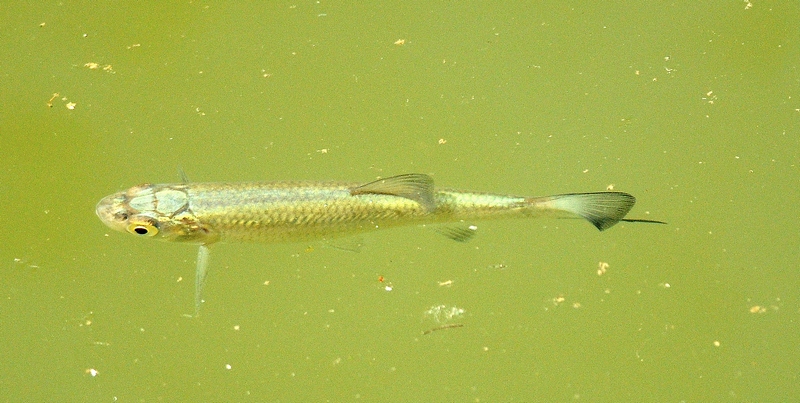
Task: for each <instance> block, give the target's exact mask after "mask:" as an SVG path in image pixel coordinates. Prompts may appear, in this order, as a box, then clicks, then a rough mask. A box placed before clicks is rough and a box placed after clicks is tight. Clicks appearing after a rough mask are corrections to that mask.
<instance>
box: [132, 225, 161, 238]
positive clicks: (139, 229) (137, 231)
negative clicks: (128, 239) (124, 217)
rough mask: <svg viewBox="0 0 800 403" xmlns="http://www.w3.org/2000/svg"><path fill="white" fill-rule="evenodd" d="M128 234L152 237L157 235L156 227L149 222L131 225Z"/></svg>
mask: <svg viewBox="0 0 800 403" xmlns="http://www.w3.org/2000/svg"><path fill="white" fill-rule="evenodd" d="M128 232H130V233H131V234H134V235H142V236H153V235H155V234H158V227H156V226H155V225H153V224H152V223H149V222H138V223H131V224H130V225H128Z"/></svg>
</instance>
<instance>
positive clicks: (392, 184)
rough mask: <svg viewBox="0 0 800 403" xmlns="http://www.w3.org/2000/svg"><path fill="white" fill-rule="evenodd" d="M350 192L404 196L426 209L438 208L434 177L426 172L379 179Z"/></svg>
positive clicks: (355, 193)
mask: <svg viewBox="0 0 800 403" xmlns="http://www.w3.org/2000/svg"><path fill="white" fill-rule="evenodd" d="M350 194H351V195H353V196H355V195H362V194H382V195H389V196H397V197H404V198H406V199H409V200H413V201H415V202H417V203H419V204H420V205H421V206H422V207H423V208H425V210H428V211H431V212H432V211H434V210H436V200H435V199H434V197H433V178H431V177H430V176H428V175H425V174H405V175H397V176H392V177H390V178H384V179H378V180H376V181H374V182H370V183H367V184H365V185H361V186H357V187H355V188H353V189H350Z"/></svg>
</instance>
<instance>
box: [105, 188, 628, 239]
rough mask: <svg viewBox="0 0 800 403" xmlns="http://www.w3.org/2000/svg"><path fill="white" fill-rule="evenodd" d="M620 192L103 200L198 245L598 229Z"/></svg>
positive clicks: (147, 193)
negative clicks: (489, 224)
mask: <svg viewBox="0 0 800 403" xmlns="http://www.w3.org/2000/svg"><path fill="white" fill-rule="evenodd" d="M634 203H635V199H634V198H633V196H631V195H629V194H627V193H622V192H599V193H577V194H567V195H557V196H547V197H521V196H507V195H499V194H491V193H478V192H466V191H459V190H453V189H434V188H433V181H432V180H431V179H430V177H429V176H427V175H421V174H410V175H401V176H396V177H392V178H387V179H383V180H379V181H375V182H370V183H368V184H357V183H346V182H251V183H248V182H243V183H182V184H155V185H151V184H144V185H139V186H134V187H132V188H130V189H128V190H126V191H124V192H119V193H116V194H113V195H111V196H108V197H106V198H104V199H103V200H102V201H100V203H99V204H98V205H97V215H98V217H99V218H100V219H101V221H103V223H105V224H106V225H108V226H109V227H110V228H112V229H115V230H118V231H123V232H129V233H131V234H134V235H138V236H144V237H155V238H159V239H162V240H167V241H175V242H189V243H195V244H201V245H208V244H213V243H216V242H220V241H224V242H237V241H253V242H264V243H273V242H291V241H302V240H316V239H329V238H335V237H340V236H347V235H352V234H357V233H362V232H367V231H374V230H378V229H383V228H391V227H396V226H403V225H414V224H432V223H450V222H464V221H477V220H486V219H497V218H514V217H535V216H542V215H574V216H581V217H584V218H587V219H589V221H591V222H592V223H593V224H594V225H595V226H596V227H597V228H598V229H600V230H605V229H607V228H609V227H611V226H612V225H614V224H616V223H617V222H619V221H620V220H622V219H623V218H624V217H625V215H626V214H627V213H628V211H629V210H630V209H631V207H633V204H634Z"/></svg>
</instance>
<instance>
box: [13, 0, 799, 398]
mask: <svg viewBox="0 0 800 403" xmlns="http://www.w3.org/2000/svg"><path fill="white" fill-rule="evenodd" d="M18 3H19V4H22V2H18ZM150 3H151V4H140V5H135V6H132V5H127V4H125V3H118V2H109V3H101V4H98V3H95V2H87V3H65V4H60V3H49V4H45V5H41V6H36V7H27V6H19V5H14V4H13V3H12V4H10V5H9V4H6V5H4V6H2V7H0V16H2V21H4V22H3V24H2V25H0V49H2V51H0V52H2V57H0V78H1V79H2V82H3V85H2V91H0V102H2V105H3V107H2V108H0V155H2V162H3V163H2V166H0V228H2V229H3V231H2V235H0V239H2V242H1V243H0V267H2V272H1V273H2V277H0V278H1V280H0V281H2V286H1V287H0V339H1V340H2V343H0V360H1V361H2V363H3V365H2V366H0V400H2V401H10V402H16V401H117V400H118V401H158V400H163V401H285V402H290V401H349V400H356V399H361V400H364V401H483V402H493V401H568V400H586V401H793V400H797V399H798V398H800V388H799V387H798V386H797V385H798V382H800V379H798V376H799V375H800V367H798V364H797V363H798V361H800V353H799V351H800V350H798V348H797V342H798V336H797V335H798V332H799V331H800V326H798V320H800V298H799V294H800V291H798V290H800V271H799V270H798V269H800V267H798V258H797V256H798V252H800V235H799V234H798V231H797V218H798V215H799V214H798V212H799V211H798V207H797V200H798V198H800V191H799V190H798V178H800V176H799V173H798V164H800V157H798V155H800V154H799V153H798V151H800V72H798V66H800V31H798V30H797V26H798V23H800V7H798V5H797V3H795V2H771V3H768V4H765V3H762V2H753V3H752V5H749V4H748V3H746V2H717V3H714V4H713V5H711V4H710V5H698V4H696V3H694V2H677V3H675V2H672V3H657V4H656V3H652V4H649V5H646V6H645V5H640V4H639V3H638V2H628V3H630V4H629V5H626V4H624V3H625V2H622V3H619V2H616V3H608V2H602V3H601V2H598V3H597V4H596V5H594V6H590V7H587V6H585V5H580V4H577V3H576V4H564V3H563V2H550V3H538V4H536V5H533V6H524V7H523V6H512V5H501V4H497V5H494V4H482V5H474V4H466V3H461V2H443V3H430V2H413V1H412V2H408V1H406V2H401V3H396V4H394V3H393V4H388V3H387V4H385V5H382V6H381V5H359V6H341V5H337V4H333V3H328V2H300V3H291V2H289V3H279V4H274V5H261V4H250V5H232V4H230V5H229V4H216V3H207V2H191V3H188V4H180V5H169V6H164V5H162V3H160V2H150ZM56 93H57V94H58V95H54V94H56ZM48 103H50V104H51V105H52V106H48ZM179 168H180V169H183V170H184V171H185V172H186V173H187V175H188V176H189V177H190V178H191V179H192V180H196V181H216V180H277V179H344V180H355V181H368V180H372V179H374V178H375V177H377V176H388V175H393V174H399V173H406V172H423V173H428V174H431V175H433V176H434V178H435V180H436V181H437V183H438V184H440V185H443V186H448V187H457V188H465V189H474V190H485V191H495V192H504V193H514V194H526V195H544V194H551V193H563V192H576V191H596V190H603V189H606V187H608V186H610V185H612V184H613V186H614V187H615V189H617V190H623V191H627V192H630V193H632V194H634V195H636V196H637V197H638V204H637V206H636V207H635V208H634V211H633V212H632V214H631V216H634V217H645V218H651V219H659V220H665V221H668V222H669V225H668V226H657V225H643V224H624V225H622V224H621V225H618V226H617V227H615V228H613V229H611V230H609V231H608V232H604V233H599V232H597V231H596V230H595V229H594V228H592V227H591V226H590V225H589V224H587V223H584V222H578V221H573V220H566V221H556V220H550V221H548V220H539V221H505V222H494V223H482V224H480V230H479V231H480V234H479V235H478V236H477V237H476V239H474V240H473V241H471V242H470V243H467V244H458V243H455V242H453V241H450V240H448V239H446V238H444V237H442V236H440V235H438V234H436V233H435V232H433V231H430V230H426V229H422V228H408V229H398V230H392V231H387V232H383V233H378V234H375V235H369V236H367V237H366V238H365V241H366V246H365V247H364V248H363V250H362V251H361V252H360V253H349V252H344V251H340V250H337V249H335V248H330V247H326V246H325V245H319V244H288V245H216V246H215V247H214V248H213V250H212V262H211V263H212V272H211V274H210V277H209V282H208V285H207V288H206V293H207V295H206V297H207V301H208V302H207V303H206V304H205V306H204V311H203V316H202V317H200V318H199V319H188V318H185V317H183V314H186V313H191V311H192V309H193V275H194V258H195V253H196V249H195V247H192V246H187V245H178V244H167V243H154V242H147V240H142V239H134V238H133V237H131V236H126V235H125V234H120V233H109V232H110V231H109V230H108V229H107V228H106V227H105V226H103V224H102V223H100V221H99V220H98V219H97V217H95V215H94V206H95V203H96V202H97V201H98V200H99V199H100V198H101V197H103V196H105V195H107V194H110V193H112V192H115V191H118V190H121V189H124V188H127V187H129V186H132V185H135V184H137V183H141V182H169V181H178V180H179V175H178V170H179ZM604 264H605V265H604ZM606 265H607V266H606ZM601 266H602V267H603V268H604V269H605V272H604V273H603V272H602V271H601V272H600V275H599V274H598V270H599V268H600V267H601ZM381 280H382V281H381ZM387 287H388V288H387ZM457 325H463V326H460V327H458V326H457ZM441 326H451V327H443V328H440V329H439V330H434V331H432V332H429V333H428V334H423V333H424V332H426V331H430V330H431V329H435V328H439V327H441Z"/></svg>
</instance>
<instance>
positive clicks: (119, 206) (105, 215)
mask: <svg viewBox="0 0 800 403" xmlns="http://www.w3.org/2000/svg"><path fill="white" fill-rule="evenodd" d="M95 214H97V217H98V218H100V221H102V222H103V224H105V225H106V226H108V227H109V228H111V229H113V230H116V231H123V232H124V231H125V227H126V226H127V222H128V216H129V213H128V209H127V208H125V193H124V192H119V193H114V194H112V195H110V196H106V197H104V198H103V199H102V200H100V202H99V203H97V207H96V208H95Z"/></svg>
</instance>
